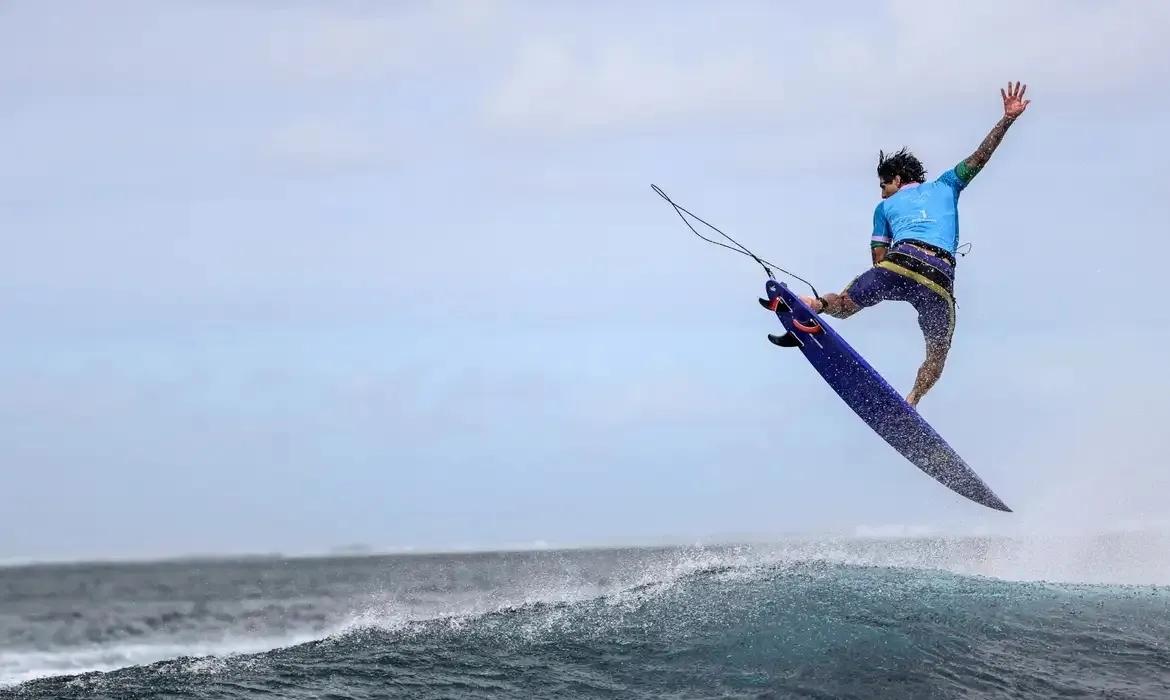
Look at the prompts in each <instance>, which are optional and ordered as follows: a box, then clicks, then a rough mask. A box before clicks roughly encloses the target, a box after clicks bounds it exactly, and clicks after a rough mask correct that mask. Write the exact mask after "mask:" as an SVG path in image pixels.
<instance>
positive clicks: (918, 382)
mask: <svg viewBox="0 0 1170 700" xmlns="http://www.w3.org/2000/svg"><path fill="white" fill-rule="evenodd" d="M949 351H950V347H949V346H946V345H941V344H938V343H931V342H927V344H926V361H925V362H923V363H922V366H921V367H919V368H918V377H917V378H916V379H915V380H914V388H913V389H911V390H910V394H909V395H908V396H906V403H908V404H910V405H911V406H914V407H915V408H917V407H918V402H919V401H921V400H922V397H923V396H926V392H928V391H930V388H931V387H932V386H934V383H935V382H937V381H938V378H939V377H941V376H942V372H943V367H944V366H946V363H947V353H948V352H949Z"/></svg>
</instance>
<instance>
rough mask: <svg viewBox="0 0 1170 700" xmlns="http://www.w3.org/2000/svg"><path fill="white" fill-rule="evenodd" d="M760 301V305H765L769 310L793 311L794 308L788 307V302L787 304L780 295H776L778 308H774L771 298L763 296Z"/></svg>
mask: <svg viewBox="0 0 1170 700" xmlns="http://www.w3.org/2000/svg"><path fill="white" fill-rule="evenodd" d="M759 302H760V306H762V307H764V308H765V309H767V310H768V311H784V312H791V311H792V309H790V308H788V304H785V303H784V300H783V299H781V298H780V297H776V308H775V309H773V308H772V301H771V300H770V299H764V298H763V297H761V298H760V299H759Z"/></svg>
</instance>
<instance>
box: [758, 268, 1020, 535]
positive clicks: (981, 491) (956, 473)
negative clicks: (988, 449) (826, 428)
mask: <svg viewBox="0 0 1170 700" xmlns="http://www.w3.org/2000/svg"><path fill="white" fill-rule="evenodd" d="M766 290H767V294H768V296H767V298H766V299H764V298H761V299H760V300H759V301H760V305H761V306H763V307H764V308H765V309H768V310H769V311H774V312H775V313H776V316H777V317H778V318H779V319H780V323H781V324H782V325H783V326H784V329H785V333H784V334H783V335H773V334H769V335H768V340H769V341H770V342H771V343H772V344H773V345H777V346H779V347H784V348H799V349H800V351H801V352H802V353H804V356H805V358H806V359H807V360H808V361H809V364H811V365H812V366H813V369H815V370H816V371H817V373H818V374H820V375H821V377H822V378H824V380H825V381H826V382H827V383H828V385H829V386H830V387H832V389H833V391H835V392H837V395H838V396H840V397H841V399H842V400H844V401H845V403H846V404H847V405H848V406H849V408H851V409H853V412H854V413H856V414H857V415H858V417H860V418H861V420H863V421H865V423H866V424H867V425H869V427H870V428H872V429H873V431H874V432H875V433H877V434H878V435H879V436H881V438H882V439H883V440H885V441H886V442H887V443H888V444H889V445H890V446H891V447H893V448H894V449H895V450H897V451H898V453H899V454H901V455H902V456H903V457H905V458H906V459H907V460H909V461H910V462H911V463H912V464H914V466H916V467H918V468H919V469H921V470H922V471H923V472H924V473H926V474H927V475H928V476H930V477H931V478H933V479H934V480H935V481H938V482H939V483H941V484H942V485H943V486H946V487H947V488H949V489H950V490H952V491H954V492H955V493H957V494H959V495H960V496H963V497H965V498H968V499H970V500H972V501H974V502H975V503H978V504H980V505H984V506H987V507H988V508H993V509H995V510H1000V511H1004V512H1006V513H1010V512H1012V510H1011V508H1008V507H1007V505H1006V504H1005V503H1004V502H1003V501H1002V500H1000V498H999V496H996V495H995V493H994V492H992V490H991V488H990V487H988V486H987V484H986V483H984V482H983V480H982V479H981V478H979V475H978V474H976V473H975V471H974V470H973V469H971V467H969V466H968V465H967V463H966V462H964V461H963V458H962V457H960V456H959V454H958V453H957V452H955V450H954V449H953V448H952V447H951V446H950V445H949V444H947V441H946V440H944V439H943V438H942V436H940V435H939V434H938V433H937V432H936V431H935V430H934V428H932V427H931V426H930V424H929V423H927V422H926V420H925V419H924V418H923V417H922V415H921V414H919V413H918V411H917V410H915V408H914V407H913V406H911V405H910V404H909V403H907V402H906V399H905V398H904V397H903V396H902V395H901V394H900V393H898V391H897V390H895V389H894V387H892V386H890V384H889V382H887V381H886V380H885V379H884V378H883V377H882V376H881V375H880V374H878V373H877V371H876V370H874V368H873V367H871V366H870V365H869V363H868V362H866V361H865V358H863V357H862V356H861V355H859V354H858V353H857V351H856V350H854V349H853V348H852V347H850V346H849V343H846V342H845V340H844V339H843V338H842V337H841V336H840V335H838V334H837V332H836V331H834V330H833V329H832V328H831V327H830V326H829V324H827V323H825V321H824V320H823V319H821V318H820V317H818V316H817V315H816V314H814V313H813V311H812V309H810V308H809V307H808V306H807V305H805V304H804V302H802V301H801V300H800V298H799V297H797V296H796V295H795V294H793V293H792V291H791V290H789V289H788V285H786V284H784V283H782V282H777V281H776V280H774V279H770V280H768V283H767V285H766Z"/></svg>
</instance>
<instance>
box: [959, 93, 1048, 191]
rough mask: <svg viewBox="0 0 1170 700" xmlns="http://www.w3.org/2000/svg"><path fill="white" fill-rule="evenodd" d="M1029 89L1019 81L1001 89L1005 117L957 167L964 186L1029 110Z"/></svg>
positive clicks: (989, 158)
mask: <svg viewBox="0 0 1170 700" xmlns="http://www.w3.org/2000/svg"><path fill="white" fill-rule="evenodd" d="M1027 89H1028V86H1027V85H1024V86H1021V85H1020V83H1019V81H1017V82H1016V84H1015V85H1012V84H1011V83H1008V88H1007V90H1003V89H1002V88H1001V89H1000V91H999V94H1000V95H1001V96H1002V97H1003V117H1001V118H1000V120H999V121H998V122H996V123H995V126H994V127H992V128H991V132H990V133H988V134H987V138H985V139H983V143H981V144H979V148H976V149H975V152H974V153H972V154H971V155H969V156H967V158H966V159H964V160H963V162H962V163H959V165H958V166H956V167H955V175H957V176H958V178H959V180H961V181H962V183H963V185H966V184H967V183H969V182H971V179H972V178H974V177H975V176H976V175H978V174H979V171H980V170H982V169H983V166H985V165H987V161H989V160H991V154H992V153H995V149H996V148H999V144H1000V143H1001V142H1002V141H1003V137H1004V135H1005V134H1007V130H1008V128H1009V127H1011V125H1012V124H1014V123H1015V121H1016V118H1017V117H1019V116H1020V115H1021V114H1023V113H1024V110H1025V109H1027V108H1028V103H1029V102H1031V100H1025V99H1024V92H1025V91H1027Z"/></svg>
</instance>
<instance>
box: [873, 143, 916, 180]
mask: <svg viewBox="0 0 1170 700" xmlns="http://www.w3.org/2000/svg"><path fill="white" fill-rule="evenodd" d="M877 174H878V178H880V179H881V181H882V182H889V181H891V180H893V179H894V178H895V177H898V176H901V178H902V182H918V183H922V182H926V168H923V167H922V161H920V160H918V158H916V157H915V156H914V154H913V153H911V152H910V151H908V150H906V148H902V150H900V151H898V152H897V153H890V154H886V153H885V152H884V151H878V166H877Z"/></svg>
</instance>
